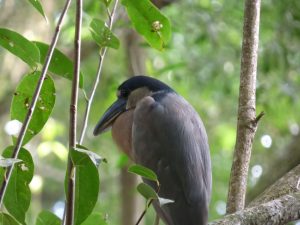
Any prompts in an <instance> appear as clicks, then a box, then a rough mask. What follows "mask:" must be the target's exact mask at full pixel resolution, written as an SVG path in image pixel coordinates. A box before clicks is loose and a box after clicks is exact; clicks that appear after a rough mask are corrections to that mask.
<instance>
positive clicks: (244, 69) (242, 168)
mask: <svg viewBox="0 0 300 225" xmlns="http://www.w3.org/2000/svg"><path fill="white" fill-rule="evenodd" d="M259 15H260V0H246V2H245V11H244V31H243V46H242V57H241V73H240V93H239V106H238V122H237V137H236V144H235V150H234V156H233V164H232V168H231V175H230V184H229V191H228V199H227V213H233V212H236V211H239V210H242V209H243V208H244V205H245V194H246V188H247V176H248V168H249V161H250V156H251V148H252V142H253V138H254V135H255V131H256V128H257V122H258V119H257V118H256V112H255V91H256V88H255V86H256V68H257V50H258V34H259Z"/></svg>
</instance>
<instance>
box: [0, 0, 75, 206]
mask: <svg viewBox="0 0 300 225" xmlns="http://www.w3.org/2000/svg"><path fill="white" fill-rule="evenodd" d="M70 3H71V0H66V2H65V5H64V8H63V10H62V13H61V15H60V17H59V20H58V22H57V25H56V28H55V32H54V35H53V38H52V41H51V44H50V46H49V49H48V52H47V56H46V59H45V63H44V65H43V68H42V72H41V76H40V78H39V80H38V83H37V86H36V88H35V91H34V94H33V97H32V101H31V103H30V106H29V109H28V112H27V114H26V117H25V120H24V122H23V124H22V128H21V131H20V133H19V136H18V138H17V142H16V146H15V148H14V150H13V154H12V156H11V158H14V159H16V158H18V155H19V152H20V149H21V147H22V143H23V139H24V136H25V134H26V131H27V128H28V125H29V123H30V121H31V119H32V115H33V112H34V109H35V106H36V103H37V101H38V98H39V95H40V92H41V89H42V86H43V83H44V80H45V77H46V75H47V71H48V67H49V65H50V62H51V59H52V55H53V52H54V49H55V46H56V44H57V40H58V38H59V35H60V31H61V27H62V22H63V20H64V18H65V16H66V13H67V11H68V9H69V6H70ZM12 171H13V166H11V167H8V168H7V170H6V172H5V176H4V177H5V179H4V180H3V182H2V184H1V187H0V207H1V206H2V203H3V199H4V195H5V192H6V188H7V185H8V182H9V179H10V177H11V174H12Z"/></svg>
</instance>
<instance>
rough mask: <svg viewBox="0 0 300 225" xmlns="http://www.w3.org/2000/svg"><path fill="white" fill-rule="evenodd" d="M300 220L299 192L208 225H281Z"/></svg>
mask: <svg viewBox="0 0 300 225" xmlns="http://www.w3.org/2000/svg"><path fill="white" fill-rule="evenodd" d="M299 218H300V192H297V193H294V194H292V195H284V196H282V197H280V198H278V199H275V200H273V201H270V202H267V203H264V204H261V205H258V206H255V207H252V208H247V209H245V210H243V211H238V212H236V213H234V214H231V215H227V216H225V217H224V218H223V219H221V220H218V221H215V222H212V223H209V225H221V224H222V225H237V224H238V225H256V224H257V225H270V224H272V225H283V224H286V223H288V222H290V221H294V220H298V219H299Z"/></svg>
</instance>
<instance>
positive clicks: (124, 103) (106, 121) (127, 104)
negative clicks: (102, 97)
mask: <svg viewBox="0 0 300 225" xmlns="http://www.w3.org/2000/svg"><path fill="white" fill-rule="evenodd" d="M170 91H173V90H172V89H171V88H170V87H169V86H168V85H166V84H164V83H163V82H161V81H159V80H157V79H154V78H151V77H147V76H134V77H131V78H129V79H128V80H126V81H125V82H123V83H122V84H121V85H120V86H119V87H118V90H117V100H116V101H115V102H114V103H113V104H112V105H111V106H110V107H109V108H108V109H107V110H106V112H105V113H104V114H103V116H102V117H101V118H100V120H99V122H98V124H97V125H96V127H95V129H94V135H98V134H101V133H103V132H104V131H106V130H108V129H109V128H110V127H111V126H112V125H113V124H114V122H115V121H116V119H117V118H118V117H120V116H121V115H124V114H126V113H125V112H128V111H132V110H134V108H135V106H136V105H137V103H138V102H139V101H140V100H141V99H143V98H144V97H146V96H151V95H153V94H156V93H159V92H162V93H165V92H170Z"/></svg>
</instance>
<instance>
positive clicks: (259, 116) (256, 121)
mask: <svg viewBox="0 0 300 225" xmlns="http://www.w3.org/2000/svg"><path fill="white" fill-rule="evenodd" d="M264 115H265V112H264V111H262V112H260V114H258V116H257V117H256V118H255V120H254V122H255V123H256V125H257V123H258V122H259V121H260V119H261V118H262V117H263V116H264Z"/></svg>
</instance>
